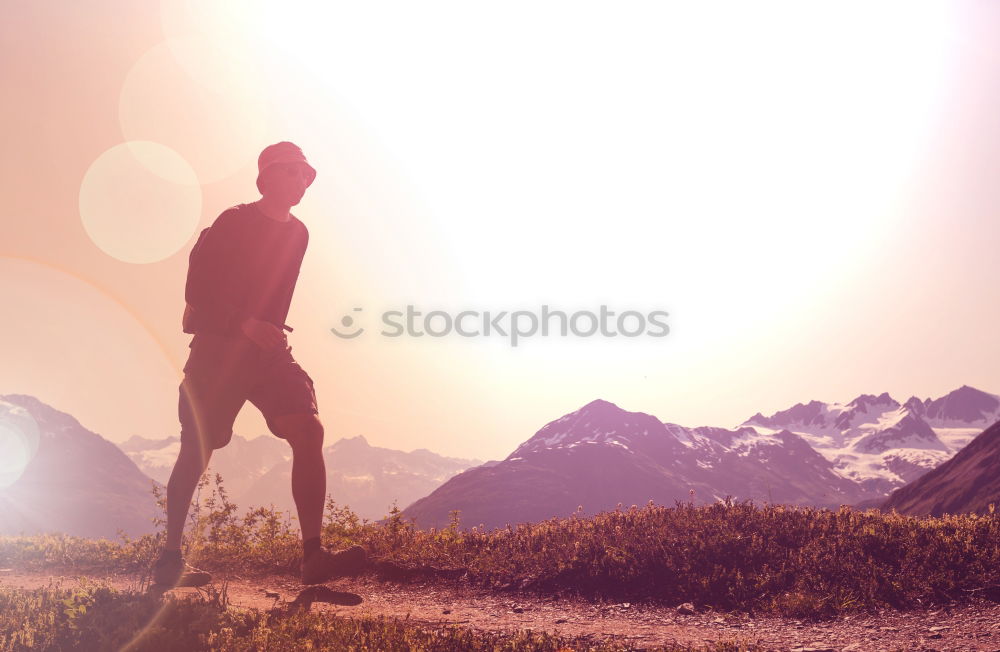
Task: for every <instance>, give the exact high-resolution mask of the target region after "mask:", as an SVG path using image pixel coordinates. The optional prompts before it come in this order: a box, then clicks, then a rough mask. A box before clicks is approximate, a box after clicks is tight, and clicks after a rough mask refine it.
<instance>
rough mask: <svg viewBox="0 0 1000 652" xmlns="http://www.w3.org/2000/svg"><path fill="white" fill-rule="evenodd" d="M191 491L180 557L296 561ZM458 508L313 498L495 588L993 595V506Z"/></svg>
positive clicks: (774, 597)
mask: <svg viewBox="0 0 1000 652" xmlns="http://www.w3.org/2000/svg"><path fill="white" fill-rule="evenodd" d="M199 496H200V498H199V500H197V501H196V505H195V508H194V509H193V510H192V513H191V517H190V519H191V523H190V526H189V527H188V530H187V532H188V534H187V538H186V541H185V555H186V556H187V557H188V559H189V560H190V561H191V562H192V563H195V564H196V565H198V566H200V567H203V568H206V569H208V570H212V571H217V572H222V573H225V572H226V571H230V570H235V569H237V568H238V569H240V570H242V571H246V570H255V571H259V572H263V573H285V574H293V573H295V569H296V568H297V560H298V556H299V553H300V542H299V537H298V528H297V526H296V525H295V523H294V520H293V519H292V518H291V516H289V515H287V514H284V513H281V512H275V511H273V510H271V509H267V508H256V509H253V510H251V511H250V512H249V513H248V514H246V515H245V516H242V517H238V516H237V515H236V514H237V508H236V506H235V505H233V504H232V503H231V502H229V500H228V499H227V497H226V494H225V490H224V488H223V486H222V483H221V479H220V478H218V477H217V476H216V478H215V482H214V484H212V485H211V486H210V483H209V478H208V477H207V476H206V478H204V479H203V481H202V485H201V487H200V489H199ZM157 499H158V500H160V502H161V506H162V505H163V501H162V496H159V495H158V496H157ZM459 516H460V515H459V514H458V513H457V512H453V514H452V521H451V524H450V525H449V526H448V527H447V528H442V529H439V530H435V529H429V530H420V529H417V528H415V527H414V525H413V523H412V522H406V521H405V520H404V519H403V518H401V516H400V513H399V510H398V509H396V508H393V510H392V512H391V513H390V515H389V518H388V521H387V522H386V523H384V524H374V523H369V522H367V521H366V520H361V519H359V518H358V517H357V516H356V515H355V514H353V513H352V512H351V511H350V510H349V509H348V508H346V507H341V506H338V505H336V503H334V502H333V501H328V502H327V508H326V517H325V520H324V528H323V539H324V543H325V544H326V545H330V546H332V547H335V548H339V547H343V546H347V545H350V544H354V543H359V544H361V545H363V546H364V547H365V548H366V549H367V550H368V551H369V554H370V555H372V556H373V557H380V558H382V559H384V560H388V561H392V562H394V563H396V564H399V565H402V566H411V567H419V568H426V567H435V568H457V569H465V570H466V571H467V573H466V578H467V579H468V580H470V581H473V582H476V583H479V584H481V585H484V586H489V587H494V588H511V587H513V588H524V589H535V590H539V591H544V592H561V593H564V594H579V595H584V596H588V597H593V598H598V597H600V598H605V599H611V600H626V601H630V602H642V601H652V602H658V603H665V604H668V605H675V604H679V603H681V602H692V603H694V604H695V605H697V606H702V607H712V608H714V609H719V610H743V611H748V612H764V613H774V614H780V615H785V616H791V617H829V616H835V615H837V614H842V613H847V612H856V611H871V610H875V609H878V608H886V607H890V608H896V609H908V608H918V607H925V606H930V605H932V604H941V603H947V602H952V601H961V600H963V599H965V598H968V597H970V596H973V595H976V596H983V597H990V598H1000V586H998V585H997V580H996V574H995V569H996V568H998V567H1000V515H998V514H995V513H993V512H991V513H989V514H985V515H961V516H945V517H941V518H916V517H908V516H902V515H899V514H895V513H893V514H883V513H880V512H878V511H876V510H868V511H864V512H861V511H855V510H852V509H850V508H847V507H842V508H841V509H839V510H828V509H816V508H802V507H787V506H783V505H768V504H765V505H763V506H759V505H755V504H753V503H752V502H750V501H744V502H735V501H732V500H730V499H727V500H725V501H723V502H717V503H714V504H710V505H704V506H695V505H693V504H690V503H681V502H678V503H676V504H675V505H674V506H673V507H666V506H661V505H654V504H652V502H650V504H647V505H645V506H643V507H641V508H640V507H638V506H636V505H633V506H631V507H630V508H628V509H622V506H621V505H619V508H618V509H616V510H615V511H608V512H603V513H601V514H597V515H595V516H592V517H587V518H582V517H579V516H577V515H574V516H570V517H568V518H553V519H549V520H547V521H542V522H539V523H534V524H520V525H517V526H508V527H507V528H505V529H500V530H494V531H491V532H484V531H481V530H480V529H479V528H478V527H473V528H471V529H464V528H461V527H460V519H459ZM160 524H162V520H161V522H160ZM161 540H162V531H161V532H158V533H157V534H155V535H147V536H144V537H140V538H136V539H132V538H129V537H125V536H122V537H121V540H120V541H116V542H113V541H107V540H88V539H80V538H74V537H68V536H64V535H54V534H53V535H42V536H31V537H0V566H12V567H17V568H23V569H26V570H32V569H34V570H41V569H45V570H52V569H56V568H63V569H67V570H73V571H75V572H99V571H105V572H120V571H124V572H129V571H132V572H136V571H141V570H144V569H145V568H147V567H148V565H149V564H150V562H151V561H152V559H153V557H154V555H155V554H156V551H157V550H158V546H159V543H160V541H161Z"/></svg>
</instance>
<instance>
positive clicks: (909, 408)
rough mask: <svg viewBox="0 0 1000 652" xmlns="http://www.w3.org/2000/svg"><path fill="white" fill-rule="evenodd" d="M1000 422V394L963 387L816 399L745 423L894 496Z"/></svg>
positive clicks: (860, 482)
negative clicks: (801, 445) (808, 449)
mask: <svg viewBox="0 0 1000 652" xmlns="http://www.w3.org/2000/svg"><path fill="white" fill-rule="evenodd" d="M997 420H1000V396H997V395H996V394H989V393H987V392H983V391H981V390H978V389H976V388H974V387H969V386H968V385H963V386H962V387H960V388H958V389H956V390H954V391H952V392H949V393H948V394H946V395H944V396H942V397H940V398H937V399H930V398H927V399H924V400H920V399H919V398H917V397H916V396H911V397H910V398H909V399H907V400H906V401H905V402H904V403H899V402H898V401H896V400H895V399H894V398H892V397H891V396H889V394H888V393H882V394H880V395H878V396H875V395H873V394H862V395H860V396H858V397H857V398H855V399H854V400H852V401H851V402H849V403H847V404H840V403H822V402H820V401H810V402H809V403H805V404H803V403H798V404H796V405H795V406H793V407H791V408H788V409H787V410H782V411H780V412H776V413H774V414H772V415H771V416H769V417H765V416H764V415H762V414H760V413H759V412H758V413H757V414H755V415H754V416H752V417H750V418H749V419H747V420H746V421H744V422H743V424H742V425H744V426H751V427H753V428H755V429H756V430H758V431H760V432H771V433H773V432H776V431H778V430H789V431H791V432H794V433H796V434H798V435H799V436H801V437H802V438H803V439H805V440H806V441H808V442H809V444H810V445H811V446H812V447H813V448H814V449H815V450H816V451H817V452H819V453H820V454H821V455H823V457H825V458H826V459H827V460H829V461H830V462H832V463H833V464H834V467H835V469H836V472H837V473H838V474H840V475H841V476H843V477H845V478H848V479H850V480H853V481H855V482H857V483H859V484H860V485H861V486H863V487H864V488H865V489H866V490H868V491H871V492H874V493H880V494H883V495H885V494H888V493H889V492H891V491H892V490H894V489H896V488H898V487H900V486H902V485H904V484H906V483H907V482H911V481H913V480H915V479H917V478H918V477H920V476H921V475H923V474H924V473H926V472H927V471H929V470H930V469H933V468H934V467H936V466H938V465H939V464H941V463H942V462H944V461H945V460H947V459H949V458H951V457H952V456H953V455H954V454H955V453H957V452H958V451H959V450H961V449H962V448H963V447H964V446H965V445H966V444H968V443H969V441H971V440H972V439H973V438H974V437H976V436H977V435H978V434H979V433H981V432H982V431H983V430H985V429H986V428H987V427H989V426H990V425H992V424H993V423H995V422H996V421H997Z"/></svg>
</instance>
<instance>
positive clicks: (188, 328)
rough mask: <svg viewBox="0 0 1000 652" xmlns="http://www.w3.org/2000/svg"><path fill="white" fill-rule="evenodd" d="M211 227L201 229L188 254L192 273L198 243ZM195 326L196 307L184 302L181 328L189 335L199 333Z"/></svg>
mask: <svg viewBox="0 0 1000 652" xmlns="http://www.w3.org/2000/svg"><path fill="white" fill-rule="evenodd" d="M210 228H212V227H211V226H206V227H205V228H204V229H202V230H201V233H200V234H198V240H197V242H195V243H194V247H192V248H191V253H190V254H189V255H188V273H189V274H190V273H191V264H192V263H193V262H194V260H195V257H196V256H197V255H198V245H200V244H201V243H202V241H203V240H204V239H205V234H207V233H208V230H209V229H210ZM195 328H196V323H195V314H194V308H193V307H191V304H190V303H187V302H184V316H183V317H181V329H182V330H183V331H184V332H185V333H187V334H189V335H194V334H195V333H197V331H196V330H195Z"/></svg>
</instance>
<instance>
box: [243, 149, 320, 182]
mask: <svg viewBox="0 0 1000 652" xmlns="http://www.w3.org/2000/svg"><path fill="white" fill-rule="evenodd" d="M276 163H303V164H304V165H305V166H306V167H307V168H308V169H309V183H308V184H306V186H307V187H308V186H310V185H312V182H313V180H314V179H315V178H316V169H315V168H313V166H311V165H309V161H307V160H306V155H305V154H303V153H302V150H301V149H300V148H299V146H298V145H296V144H295V143H291V142H288V141H287V140H283V141H281V142H280V143H275V144H273V145H268V146H267V147H265V148H264V150H263V151H262V152H261V153H260V156H258V157H257V190H260V179H261V177H262V176H263V174H264V170H266V169H267V168H269V167H270V166H272V165H274V164H276Z"/></svg>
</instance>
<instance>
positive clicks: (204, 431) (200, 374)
mask: <svg viewBox="0 0 1000 652" xmlns="http://www.w3.org/2000/svg"><path fill="white" fill-rule="evenodd" d="M190 347H191V353H190V354H189V356H188V360H187V363H186V364H185V365H184V380H182V381H181V384H180V388H179V390H180V399H179V402H178V408H177V412H178V416H179V417H180V422H181V441H182V442H185V441H188V442H192V443H193V442H198V443H201V444H207V447H208V448H212V449H217V448H222V447H223V446H225V445H226V444H228V443H229V441H230V440H231V439H232V437H233V423H234V422H235V421H236V415H237V414H239V412H240V409H241V408H242V407H243V404H244V403H245V402H246V401H248V400H249V401H250V402H251V403H253V405H254V406H256V407H257V409H259V410H260V411H261V414H263V415H264V419H265V420H266V422H267V427H268V429H269V430H270V431H271V432H272V433H273V434H274V435H276V436H278V437H281V438H284V435H283V434H282V433H281V432H279V431H278V429H277V428H276V427H275V425H274V421H273V420H274V418H275V417H280V416H285V415H288V414H302V413H305V414H319V409H318V407H317V405H316V391H315V389H314V388H313V380H312V378H310V377H309V374H307V373H306V372H305V370H304V369H303V368H302V367H300V366H299V363H298V362H296V361H295V359H294V358H293V357H292V348H291V347H290V346H287V345H286V348H285V349H284V350H280V351H276V352H271V351H264V350H263V349H261V348H260V347H258V346H257V345H256V344H255V343H254V342H253V341H252V340H250V339H249V338H247V337H246V336H243V335H242V334H241V335H239V336H237V337H234V338H228V337H224V336H221V335H213V334H206V333H199V334H197V335H195V336H194V338H193V339H192V340H191V344H190Z"/></svg>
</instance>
